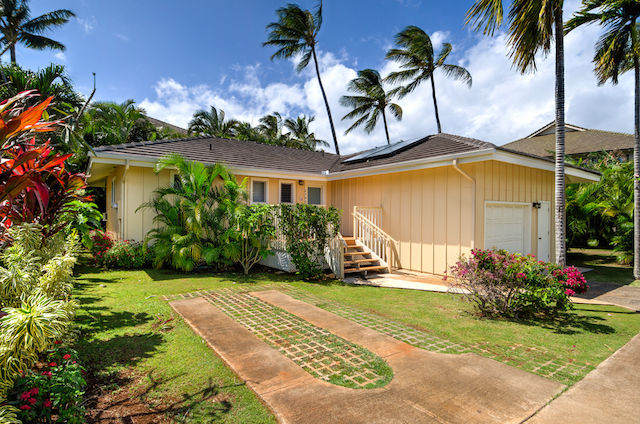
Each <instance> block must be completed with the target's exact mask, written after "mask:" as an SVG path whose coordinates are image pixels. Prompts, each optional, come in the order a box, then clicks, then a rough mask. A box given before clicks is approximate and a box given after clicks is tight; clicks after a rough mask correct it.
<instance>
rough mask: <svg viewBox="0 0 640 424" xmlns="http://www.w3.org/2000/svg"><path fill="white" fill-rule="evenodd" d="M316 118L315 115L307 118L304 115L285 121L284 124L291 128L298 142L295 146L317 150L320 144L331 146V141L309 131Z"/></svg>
mask: <svg viewBox="0 0 640 424" xmlns="http://www.w3.org/2000/svg"><path fill="white" fill-rule="evenodd" d="M315 119H316V117H315V116H310V117H308V118H307V117H306V116H305V115H302V116H298V117H297V118H296V120H295V121H294V120H293V119H291V118H287V119H286V120H285V121H284V126H285V127H286V128H287V129H288V130H289V133H290V134H291V138H292V139H293V141H295V142H296V143H297V146H295V147H297V148H299V149H303V150H316V149H317V148H318V146H322V147H329V143H327V142H326V141H324V140H319V139H317V138H316V135H315V133H310V132H309V125H310V124H311V123H312V122H313V121H314V120H315Z"/></svg>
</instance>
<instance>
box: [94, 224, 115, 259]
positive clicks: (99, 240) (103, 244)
mask: <svg viewBox="0 0 640 424" xmlns="http://www.w3.org/2000/svg"><path fill="white" fill-rule="evenodd" d="M89 238H90V240H91V248H90V250H91V254H92V255H93V256H94V257H95V256H96V255H98V254H101V255H102V254H104V252H106V251H107V250H109V249H110V248H111V246H113V239H112V238H111V236H110V235H109V233H107V232H106V231H102V230H92V231H90V232H89Z"/></svg>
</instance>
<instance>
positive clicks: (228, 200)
mask: <svg viewBox="0 0 640 424" xmlns="http://www.w3.org/2000/svg"><path fill="white" fill-rule="evenodd" d="M166 167H173V168H175V169H176V171H177V178H176V179H175V180H174V181H172V182H171V184H170V185H169V186H168V187H161V188H158V189H156V190H155V191H154V192H153V197H152V199H151V200H150V201H149V202H147V203H143V204H142V205H141V206H140V207H139V208H138V210H139V209H142V208H148V209H152V210H153V211H154V212H155V217H154V222H156V223H158V224H160V225H159V226H158V228H155V229H153V230H151V231H150V232H149V233H147V235H146V242H147V243H149V242H153V250H154V252H155V259H154V266H155V267H157V268H160V267H162V266H163V265H164V264H169V265H171V266H172V267H174V268H176V269H179V270H181V271H191V270H193V269H194V268H195V267H197V266H202V265H205V266H211V267H215V268H223V267H226V266H229V265H231V264H232V261H231V260H230V259H229V258H228V257H226V256H225V254H224V252H223V247H224V242H223V236H224V234H225V232H226V231H227V230H228V229H229V228H230V227H232V226H233V225H232V223H231V222H230V220H229V216H232V215H234V214H236V210H237V209H238V208H239V207H240V206H241V205H244V204H246V200H247V191H246V181H244V182H243V183H242V184H238V183H237V180H236V178H235V177H234V176H233V175H231V174H229V171H228V170H227V168H226V167H225V166H223V165H220V164H215V165H205V164H203V163H201V162H195V161H189V160H186V159H184V158H183V157H182V156H180V155H175V154H170V155H167V156H165V157H163V158H161V159H160V160H159V161H158V163H157V164H156V172H160V171H161V170H162V169H164V168H166Z"/></svg>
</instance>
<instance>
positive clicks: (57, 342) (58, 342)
mask: <svg viewBox="0 0 640 424" xmlns="http://www.w3.org/2000/svg"><path fill="white" fill-rule="evenodd" d="M53 343H54V344H61V343H62V342H61V341H60V340H56V341H55V342H53Z"/></svg>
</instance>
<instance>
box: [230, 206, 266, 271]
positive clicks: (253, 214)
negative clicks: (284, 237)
mask: <svg viewBox="0 0 640 424" xmlns="http://www.w3.org/2000/svg"><path fill="white" fill-rule="evenodd" d="M228 219H229V222H230V224H231V225H230V226H229V228H228V229H227V231H225V233H224V235H223V236H222V239H223V241H224V247H223V252H224V255H225V257H227V258H229V259H231V260H234V261H237V262H239V263H240V265H241V266H242V269H243V270H244V274H245V275H247V274H248V273H249V271H250V270H251V267H253V266H254V265H255V264H256V263H258V262H259V261H260V260H261V259H264V258H266V257H267V256H268V255H269V253H270V251H269V244H268V241H269V240H270V239H271V238H273V237H274V236H275V233H276V227H275V225H274V215H273V208H272V207H270V206H268V205H252V206H246V205H240V206H239V207H237V208H235V209H234V214H233V215H228Z"/></svg>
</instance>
